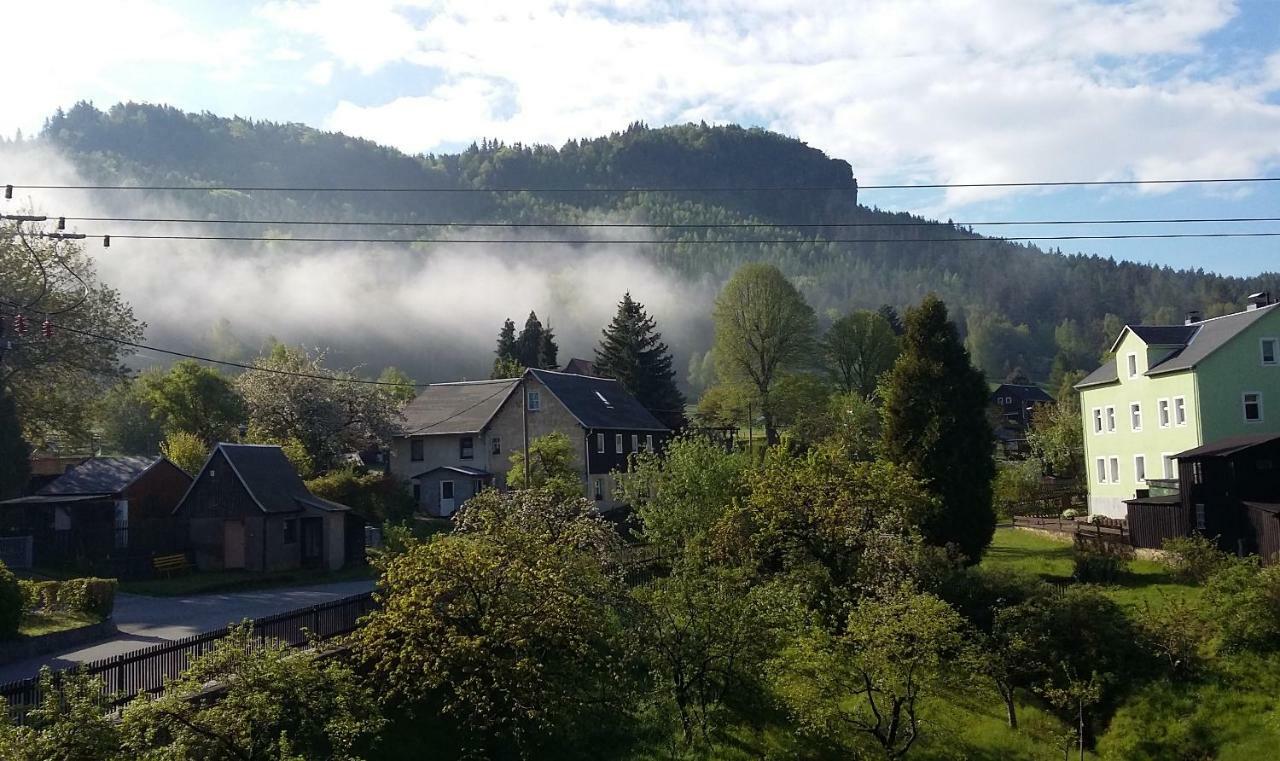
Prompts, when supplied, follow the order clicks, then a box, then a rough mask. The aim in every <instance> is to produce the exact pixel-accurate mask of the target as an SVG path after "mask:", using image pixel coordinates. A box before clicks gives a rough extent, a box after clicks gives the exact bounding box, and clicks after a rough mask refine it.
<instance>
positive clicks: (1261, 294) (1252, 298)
mask: <svg viewBox="0 0 1280 761" xmlns="http://www.w3.org/2000/svg"><path fill="white" fill-rule="evenodd" d="M1270 304H1271V292H1270V291H1258V292H1257V293H1251V294H1249V304H1248V306H1246V307H1245V311H1248V312H1252V311H1253V310H1255V309H1261V308H1262V307H1265V306H1269V305H1270Z"/></svg>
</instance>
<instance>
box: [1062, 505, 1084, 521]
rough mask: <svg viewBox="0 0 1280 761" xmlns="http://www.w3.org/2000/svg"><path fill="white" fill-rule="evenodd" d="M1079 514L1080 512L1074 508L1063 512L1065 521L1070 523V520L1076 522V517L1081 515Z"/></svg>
mask: <svg viewBox="0 0 1280 761" xmlns="http://www.w3.org/2000/svg"><path fill="white" fill-rule="evenodd" d="M1079 514H1080V513H1079V512H1077V511H1076V509H1075V508H1074V507H1068V508H1067V509H1066V510H1063V511H1062V518H1063V519H1064V520H1069V521H1070V520H1075V517H1076V516H1077V515H1079Z"/></svg>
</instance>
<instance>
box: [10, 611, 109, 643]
mask: <svg viewBox="0 0 1280 761" xmlns="http://www.w3.org/2000/svg"><path fill="white" fill-rule="evenodd" d="M101 621H102V619H100V618H98V617H97V616H91V615H89V614H88V613H28V614H27V615H25V616H23V617H22V623H21V624H19V625H18V636H20V637H39V636H40V635H42V634H53V633H54V632H62V631H66V630H68V629H79V628H80V627H81V626H90V625H92V624H96V623H100V622H101Z"/></svg>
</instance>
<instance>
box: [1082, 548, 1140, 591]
mask: <svg viewBox="0 0 1280 761" xmlns="http://www.w3.org/2000/svg"><path fill="white" fill-rule="evenodd" d="M1074 559H1075V563H1076V567H1075V571H1074V572H1073V573H1072V576H1073V577H1075V580H1076V581H1079V582H1082V583H1085V584H1114V583H1115V582H1117V581H1119V580H1120V576H1121V575H1122V574H1124V573H1125V572H1126V571H1127V570H1129V560H1128V558H1126V557H1124V556H1123V555H1120V554H1118V553H1111V552H1098V551H1097V550H1080V549H1077V550H1076V552H1075V558H1074Z"/></svg>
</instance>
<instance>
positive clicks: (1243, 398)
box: [1240, 391, 1265, 425]
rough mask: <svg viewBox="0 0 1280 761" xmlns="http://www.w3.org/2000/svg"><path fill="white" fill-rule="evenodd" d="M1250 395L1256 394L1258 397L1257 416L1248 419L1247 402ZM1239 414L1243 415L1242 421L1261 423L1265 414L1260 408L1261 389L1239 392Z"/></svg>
mask: <svg viewBox="0 0 1280 761" xmlns="http://www.w3.org/2000/svg"><path fill="white" fill-rule="evenodd" d="M1250 396H1256V397H1258V417H1257V419H1255V420H1250V419H1249V402H1248V398H1249V397H1250ZM1240 415H1241V417H1243V418H1244V422H1246V423H1248V424H1249V425H1253V424H1254V423H1261V422H1262V421H1263V420H1264V419H1265V416H1264V415H1263V410H1262V392H1261V391H1243V392H1241V394H1240Z"/></svg>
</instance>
